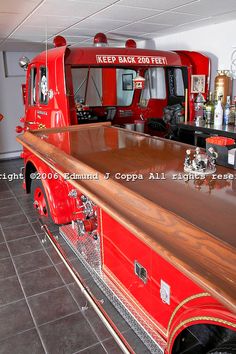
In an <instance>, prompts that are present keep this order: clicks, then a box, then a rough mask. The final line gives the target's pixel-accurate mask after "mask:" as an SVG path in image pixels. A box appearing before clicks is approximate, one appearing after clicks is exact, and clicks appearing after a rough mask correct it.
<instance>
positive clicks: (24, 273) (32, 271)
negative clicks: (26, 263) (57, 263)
mask: <svg viewBox="0 0 236 354" xmlns="http://www.w3.org/2000/svg"><path fill="white" fill-rule="evenodd" d="M51 267H54V264H51V265H48V266H45V267H40V268H36V269H33V270H30V271H29V272H23V273H18V274H19V277H21V276H22V275H26V274H27V275H28V274H31V273H34V272H37V271H39V270H45V269H47V268H51Z"/></svg>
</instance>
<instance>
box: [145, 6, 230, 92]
mask: <svg viewBox="0 0 236 354" xmlns="http://www.w3.org/2000/svg"><path fill="white" fill-rule="evenodd" d="M235 1H236V0H235ZM235 28H236V20H235V21H229V22H224V23H220V24H215V25H209V26H205V27H200V28H195V29H192V30H188V31H185V32H179V33H175V34H170V35H166V36H163V37H158V38H155V39H154V40H150V41H145V42H142V43H141V46H142V47H145V48H150V49H154V48H155V49H160V50H175V49H176V50H177V49H183V50H184V49H185V50H196V51H199V52H201V53H203V54H206V55H207V56H209V57H210V58H211V63H212V76H211V90H212V88H213V85H214V78H215V76H216V71H217V70H230V68H231V56H232V53H233V51H235V54H234V58H235V60H236V35H235ZM139 47H140V45H139ZM235 70H236V67H235ZM235 74H236V72H235ZM235 78H236V76H235ZM233 86H234V95H236V80H234V83H233Z"/></svg>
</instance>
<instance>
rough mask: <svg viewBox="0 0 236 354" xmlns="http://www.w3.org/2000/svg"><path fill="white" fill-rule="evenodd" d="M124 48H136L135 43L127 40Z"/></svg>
mask: <svg viewBox="0 0 236 354" xmlns="http://www.w3.org/2000/svg"><path fill="white" fill-rule="evenodd" d="M125 47H126V48H137V43H136V42H135V41H134V40H133V39H127V41H126V42H125Z"/></svg>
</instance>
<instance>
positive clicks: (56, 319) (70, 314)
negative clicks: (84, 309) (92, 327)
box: [38, 309, 81, 328]
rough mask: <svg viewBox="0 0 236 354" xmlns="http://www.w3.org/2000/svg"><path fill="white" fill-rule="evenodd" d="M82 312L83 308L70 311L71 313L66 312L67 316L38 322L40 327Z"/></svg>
mask: <svg viewBox="0 0 236 354" xmlns="http://www.w3.org/2000/svg"><path fill="white" fill-rule="evenodd" d="M80 312H81V310H79V309H78V310H77V311H74V312H70V313H68V314H66V315H65V316H60V317H57V318H55V319H54V320H51V321H47V322H44V323H41V324H38V327H39V328H40V327H43V326H45V325H48V324H52V323H54V322H57V321H60V320H63V319H64V318H67V317H70V316H72V315H76V314H77V313H80Z"/></svg>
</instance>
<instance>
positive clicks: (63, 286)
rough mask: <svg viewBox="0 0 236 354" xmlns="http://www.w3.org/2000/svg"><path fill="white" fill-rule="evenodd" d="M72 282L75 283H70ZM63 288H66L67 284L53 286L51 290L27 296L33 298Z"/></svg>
mask: <svg viewBox="0 0 236 354" xmlns="http://www.w3.org/2000/svg"><path fill="white" fill-rule="evenodd" d="M71 284H73V283H69V285H71ZM62 288H65V285H61V286H57V287H56V288H53V289H49V290H45V291H41V292H40V293H37V294H33V295H29V296H27V298H28V299H31V298H33V297H36V296H38V295H43V294H46V293H48V292H51V291H54V290H59V289H62Z"/></svg>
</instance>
